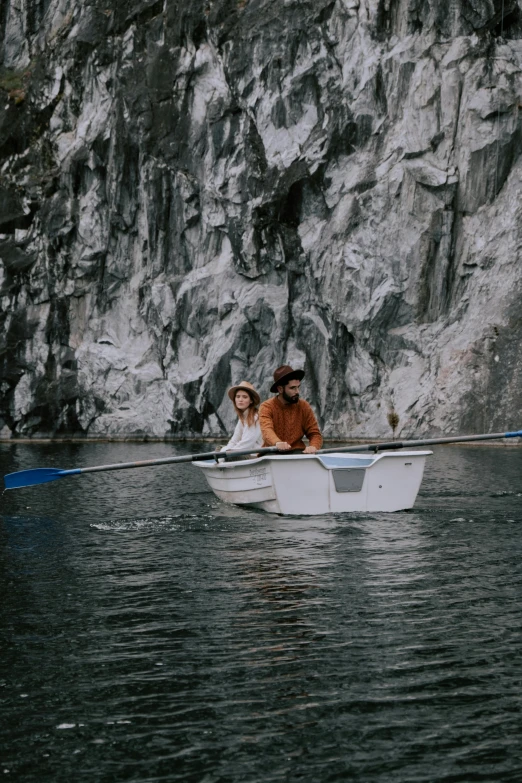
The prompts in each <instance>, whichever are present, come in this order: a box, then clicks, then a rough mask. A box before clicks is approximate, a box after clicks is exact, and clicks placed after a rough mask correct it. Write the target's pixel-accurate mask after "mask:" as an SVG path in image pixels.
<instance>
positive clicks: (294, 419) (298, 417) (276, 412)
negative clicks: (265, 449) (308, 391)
mask: <svg viewBox="0 0 522 783" xmlns="http://www.w3.org/2000/svg"><path fill="white" fill-rule="evenodd" d="M259 424H260V425H261V434H262V435H263V446H275V444H276V443H277V442H278V441H286V442H287V443H289V444H290V445H291V447H292V448H293V449H304V448H305V444H304V443H303V440H302V438H303V435H306V437H307V438H308V441H309V444H310V446H315V447H316V448H318V449H320V448H321V446H322V444H323V438H322V435H321V430H320V429H319V425H318V423H317V419H316V418H315V416H314V412H313V410H312V409H311V407H310V405H309V404H308V403H307V402H306V401H305V400H299V402H298V403H288V404H285V403H283V402H281V401H280V400H279V397H272V398H271V399H270V400H266V402H263V403H262V404H261V407H260V408H259Z"/></svg>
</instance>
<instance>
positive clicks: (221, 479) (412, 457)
mask: <svg viewBox="0 0 522 783" xmlns="http://www.w3.org/2000/svg"><path fill="white" fill-rule="evenodd" d="M431 453H432V452H431V451H406V452H405V451H402V452H400V453H399V452H395V451H394V452H383V453H379V454H375V455H367V454H366V455H365V454H343V453H342V452H340V453H338V454H325V455H320V454H318V455H315V454H304V455H295V454H291V455H288V456H277V457H272V456H266V457H260V458H257V459H247V460H238V461H237V462H236V461H234V462H225V461H220V462H215V461H205V462H195V463H194V464H195V465H197V466H198V467H199V468H200V469H201V470H202V471H203V474H204V475H205V478H206V480H207V482H208V484H209V486H210V487H211V489H212V490H213V492H214V493H215V494H216V495H217V497H218V498H220V499H221V500H224V501H225V502H227V503H233V504H235V505H240V506H241V505H245V506H251V507H254V508H260V509H262V510H263V511H268V512H270V513H274V514H297V515H307V516H311V515H316V514H326V513H336V512H347V511H348V512H372V511H401V510H404V509H408V508H412V507H413V504H414V503H415V499H416V497H417V493H418V491H419V488H420V485H421V482H422V477H423V473H424V465H425V462H426V457H427V456H428V455H430V454H431Z"/></svg>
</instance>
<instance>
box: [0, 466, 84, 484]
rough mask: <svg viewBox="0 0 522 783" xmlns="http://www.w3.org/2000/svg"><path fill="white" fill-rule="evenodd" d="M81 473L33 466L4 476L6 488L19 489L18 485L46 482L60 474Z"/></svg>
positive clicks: (53, 479) (59, 476) (58, 476)
mask: <svg viewBox="0 0 522 783" xmlns="http://www.w3.org/2000/svg"><path fill="white" fill-rule="evenodd" d="M74 473H81V471H80V470H79V469H77V470H61V469H60V468H33V469H32V470H19V471H18V472H17V473H8V474H7V476H4V483H5V488H6V489H19V488H20V487H32V486H33V485H34V484H46V483H47V482H48V481H55V480H56V479H59V478H62V476H71V475H73V474H74Z"/></svg>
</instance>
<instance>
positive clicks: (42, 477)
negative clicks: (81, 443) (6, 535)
mask: <svg viewBox="0 0 522 783" xmlns="http://www.w3.org/2000/svg"><path fill="white" fill-rule="evenodd" d="M274 451H277V449H276V447H275V446H271V447H270V448H266V449H250V450H249V451H229V452H225V451H207V452H206V453H204V454H184V455H183V456H181V457H164V458H162V459H146V460H141V461H140V462H116V463H115V464H114V465H94V466H93V467H90V468H72V469H71V470H61V469H60V468H32V469H30V470H19V471H17V472H16V473H8V474H7V476H4V483H5V488H6V489H18V488H20V487H31V486H34V485H35V484H47V483H48V482H49V481H56V479H59V478H65V477H66V476H79V475H80V474H81V475H83V474H84V473H99V472H100V471H103V470H126V469H127V468H148V467H151V466H152V465H172V464H173V463H177V462H197V461H198V460H204V459H218V458H222V459H223V458H224V459H225V460H226V459H227V458H228V459H230V457H241V456H247V455H248V454H273V453H274Z"/></svg>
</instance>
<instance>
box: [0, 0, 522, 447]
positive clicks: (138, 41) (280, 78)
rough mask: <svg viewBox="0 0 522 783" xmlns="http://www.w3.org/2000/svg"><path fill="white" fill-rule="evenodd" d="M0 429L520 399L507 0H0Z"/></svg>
mask: <svg viewBox="0 0 522 783" xmlns="http://www.w3.org/2000/svg"><path fill="white" fill-rule="evenodd" d="M0 63H1V70H0V436H1V437H4V438H10V437H16V436H31V435H42V434H49V433H52V434H60V433H62V434H65V433H75V434H86V435H89V436H104V435H107V436H109V435H131V434H143V435H146V434H148V435H154V436H158V437H162V436H169V435H171V436H185V435H223V434H224V433H225V432H227V431H230V429H231V427H232V424H233V415H232V410H231V406H230V402H229V400H228V397H227V395H226V390H227V388H228V386H229V385H230V384H231V383H232V382H236V381H239V380H241V379H243V378H246V379H249V380H251V381H252V382H253V383H255V384H256V385H257V386H258V388H259V389H260V391H261V393H262V395H266V394H268V388H269V386H270V382H271V373H272V372H273V370H274V369H275V367H277V366H278V365H280V364H282V363H286V362H289V363H291V364H293V365H294V366H303V367H304V368H305V369H306V385H305V387H304V389H303V391H304V395H305V396H306V398H307V399H309V401H310V402H311V403H312V404H313V406H314V407H315V409H316V411H317V413H318V417H319V419H320V421H321V422H322V424H323V426H324V429H325V432H326V434H327V435H329V436H334V437H343V436H347V435H353V436H359V437H362V436H369V437H374V436H381V435H385V436H388V435H389V434H390V428H389V424H388V422H387V414H388V412H389V410H390V409H391V408H392V407H393V408H394V409H395V411H396V412H397V413H398V415H399V418H400V423H399V426H398V432H399V433H400V434H401V435H402V436H403V437H404V436H408V435H413V434H415V435H417V436H420V435H421V434H423V433H433V434H435V433H438V432H447V433H450V432H471V431H488V430H491V431H495V430H496V429H503V428H504V427H509V428H511V427H519V426H521V425H522V420H521V417H520V414H519V410H520V408H521V407H522V405H521V403H522V393H521V388H522V364H521V360H522V356H521V348H520V346H521V341H522V316H521V303H522V278H521V274H520V271H519V265H520V249H521V245H522V221H521V198H520V194H521V178H522V164H521V160H520V150H521V141H522V136H521V134H522V78H521V73H522V70H521V66H522V5H521V3H520V2H517V0H335V2H332V0H310V1H308V0H82V2H80V0H3V3H2V6H1V8H0Z"/></svg>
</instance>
